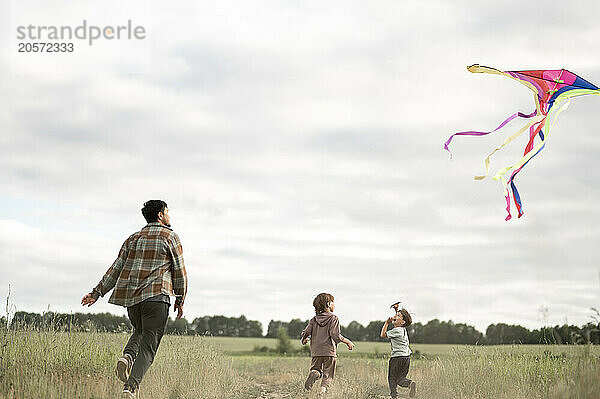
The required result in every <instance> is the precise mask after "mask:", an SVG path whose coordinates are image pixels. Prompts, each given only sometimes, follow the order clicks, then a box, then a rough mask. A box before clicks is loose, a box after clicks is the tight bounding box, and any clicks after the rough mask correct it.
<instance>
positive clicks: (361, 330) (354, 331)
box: [341, 320, 381, 341]
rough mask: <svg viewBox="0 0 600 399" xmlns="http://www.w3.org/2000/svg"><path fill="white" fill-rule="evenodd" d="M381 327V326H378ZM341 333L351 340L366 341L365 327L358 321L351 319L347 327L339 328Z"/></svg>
mask: <svg viewBox="0 0 600 399" xmlns="http://www.w3.org/2000/svg"><path fill="white" fill-rule="evenodd" d="M380 328H381V327H380ZM341 331H342V335H343V336H345V337H347V338H350V340H351V341H366V340H367V337H366V333H365V327H364V326H363V325H362V324H360V323H359V322H358V321H355V320H354V321H351V322H350V324H348V326H347V327H343V326H342V328H341Z"/></svg>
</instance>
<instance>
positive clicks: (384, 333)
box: [379, 317, 392, 338]
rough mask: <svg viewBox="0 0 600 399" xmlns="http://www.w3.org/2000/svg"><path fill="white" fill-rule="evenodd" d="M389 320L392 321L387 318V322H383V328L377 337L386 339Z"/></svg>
mask: <svg viewBox="0 0 600 399" xmlns="http://www.w3.org/2000/svg"><path fill="white" fill-rule="evenodd" d="M391 320H392V318H391V317H388V318H387V320H386V321H385V323H383V327H381V333H380V334H379V336H380V337H381V338H387V328H388V324H390V321H391Z"/></svg>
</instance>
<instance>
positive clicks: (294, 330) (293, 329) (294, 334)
mask: <svg viewBox="0 0 600 399" xmlns="http://www.w3.org/2000/svg"><path fill="white" fill-rule="evenodd" d="M307 324H308V320H306V321H303V320H300V319H292V320H291V321H290V322H289V323H288V326H287V333H288V335H289V336H290V338H293V339H300V335H301V334H302V330H304V327H306V325H307Z"/></svg>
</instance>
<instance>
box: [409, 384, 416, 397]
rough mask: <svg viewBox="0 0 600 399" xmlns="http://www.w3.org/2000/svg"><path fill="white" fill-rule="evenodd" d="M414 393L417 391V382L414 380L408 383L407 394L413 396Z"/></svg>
mask: <svg viewBox="0 0 600 399" xmlns="http://www.w3.org/2000/svg"><path fill="white" fill-rule="evenodd" d="M416 393H417V384H416V383H415V382H414V381H411V382H410V385H409V386H408V396H409V397H410V398H414V397H415V394H416Z"/></svg>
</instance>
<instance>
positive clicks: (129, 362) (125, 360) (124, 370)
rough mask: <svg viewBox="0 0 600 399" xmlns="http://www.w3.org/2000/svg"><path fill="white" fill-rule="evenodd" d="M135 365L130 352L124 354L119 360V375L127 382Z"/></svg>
mask: <svg viewBox="0 0 600 399" xmlns="http://www.w3.org/2000/svg"><path fill="white" fill-rule="evenodd" d="M132 367H133V359H132V358H131V355H129V354H128V353H126V354H124V355H123V356H121V357H120V358H119V360H117V377H119V379H120V380H121V381H122V382H127V380H128V379H129V374H131V368H132Z"/></svg>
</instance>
